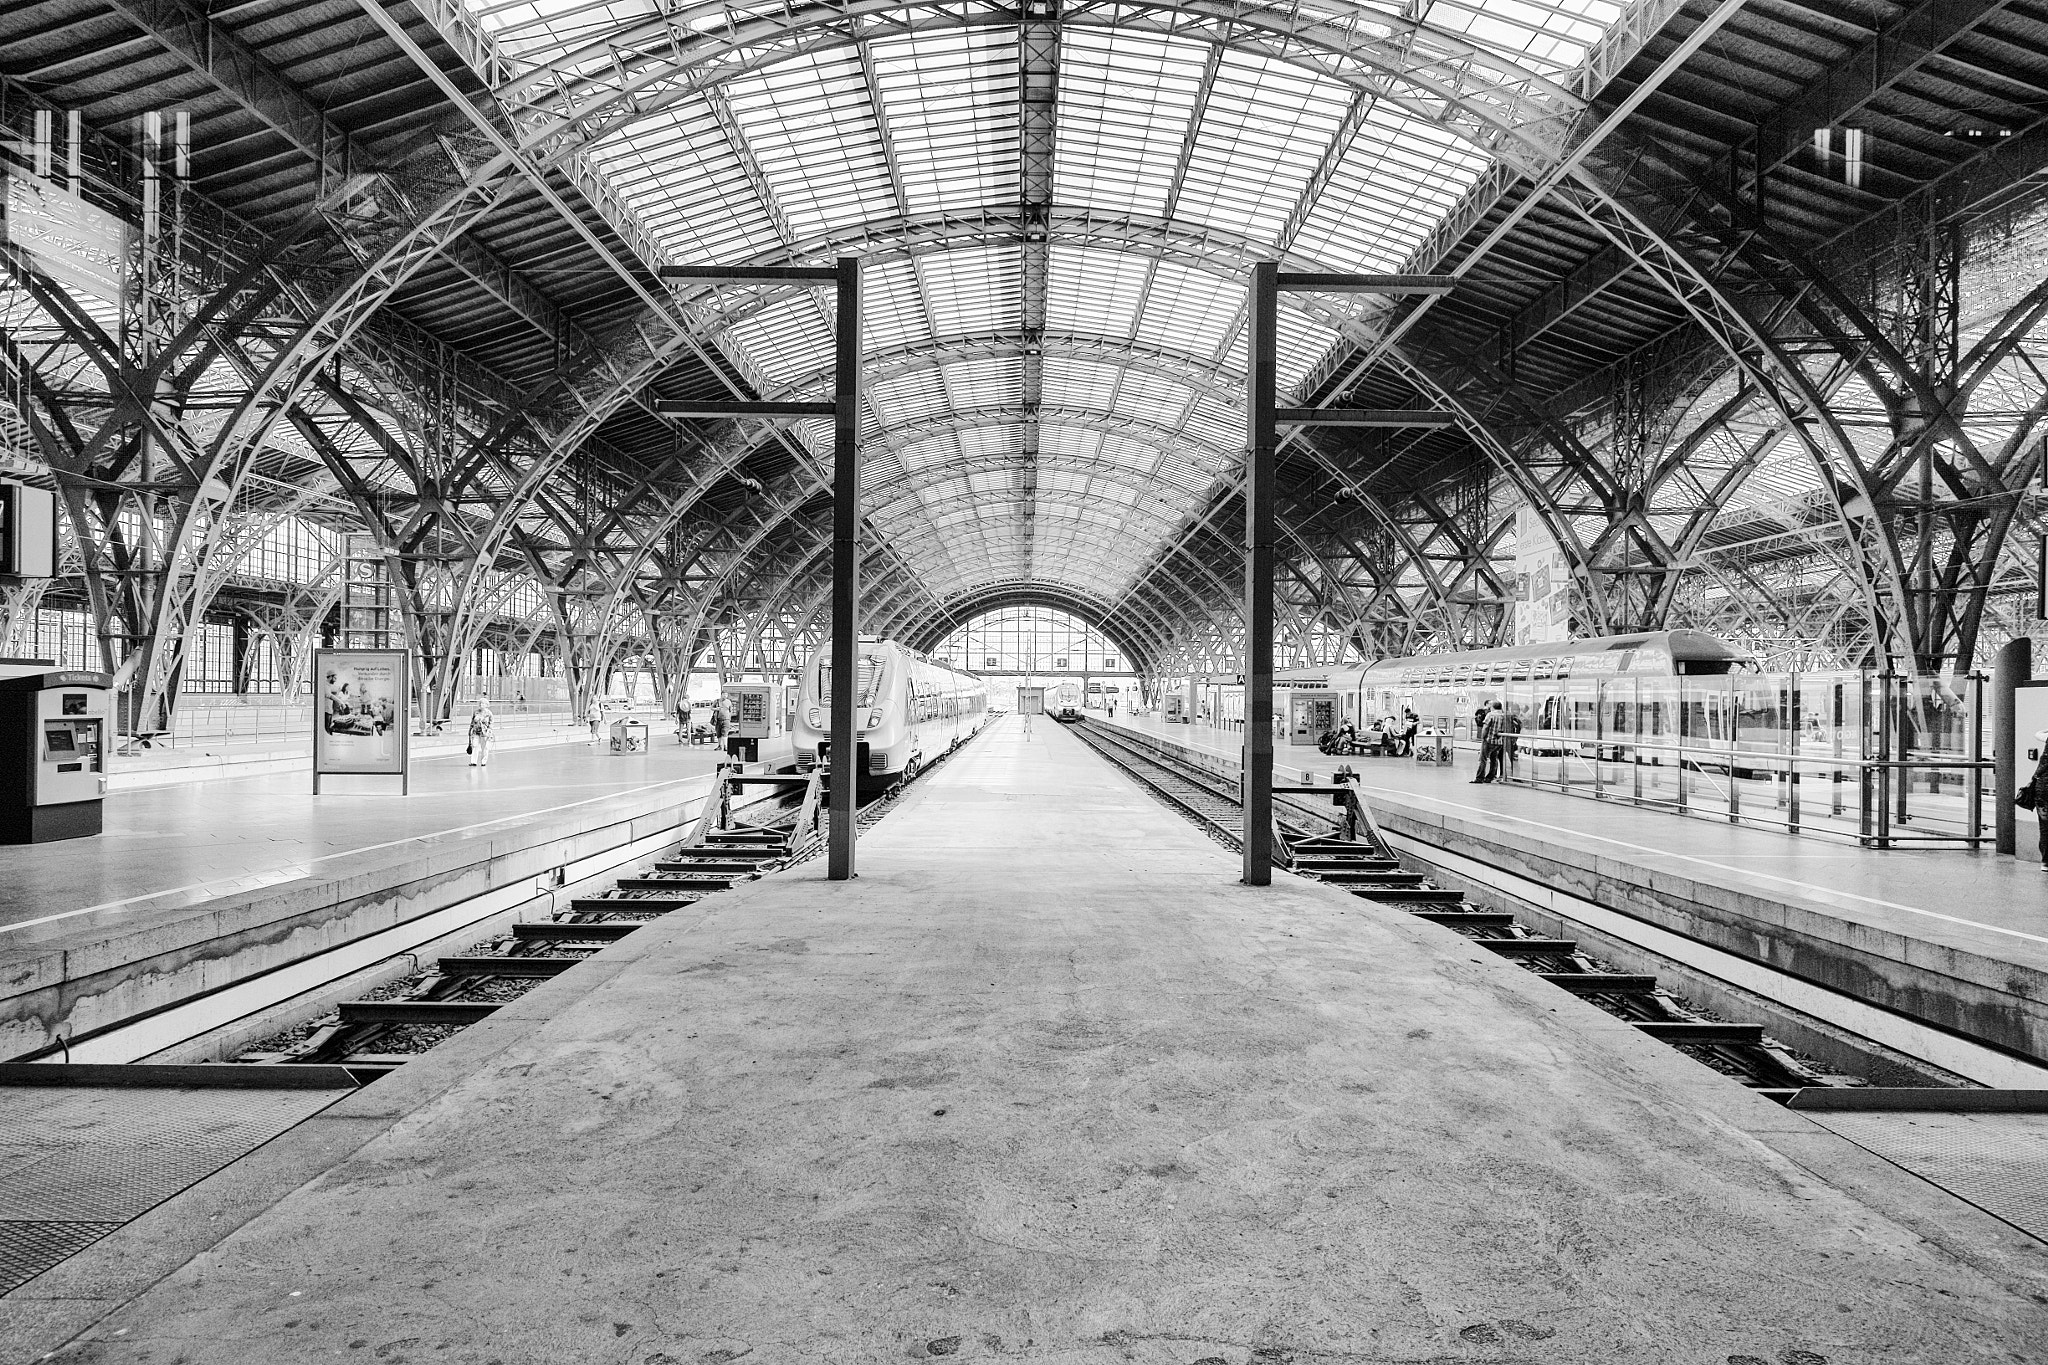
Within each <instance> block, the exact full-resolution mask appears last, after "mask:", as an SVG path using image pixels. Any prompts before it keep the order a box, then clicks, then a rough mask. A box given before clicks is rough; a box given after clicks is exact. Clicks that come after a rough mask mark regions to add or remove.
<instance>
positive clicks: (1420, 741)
mask: <svg viewBox="0 0 2048 1365" xmlns="http://www.w3.org/2000/svg"><path fill="white" fill-rule="evenodd" d="M1415 761H1416V762H1417V763H1430V764H1434V765H1436V766H1437V767H1439V768H1447V767H1449V766H1450V763H1451V737H1450V736H1449V735H1447V734H1445V733H1444V732H1443V731H1441V730H1423V731H1420V732H1418V733H1417V734H1416V736H1415Z"/></svg>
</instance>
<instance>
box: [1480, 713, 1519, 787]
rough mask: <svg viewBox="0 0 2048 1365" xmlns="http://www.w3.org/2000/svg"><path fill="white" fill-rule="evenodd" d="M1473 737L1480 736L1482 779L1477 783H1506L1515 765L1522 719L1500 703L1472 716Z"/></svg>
mask: <svg viewBox="0 0 2048 1365" xmlns="http://www.w3.org/2000/svg"><path fill="white" fill-rule="evenodd" d="M1472 733H1473V734H1475V735H1478V736H1479V775H1478V776H1477V777H1475V778H1473V779H1472V780H1473V781H1474V782H1504V781H1506V780H1507V775H1508V770H1509V769H1510V768H1512V767H1513V766H1514V762H1515V736H1517V735H1519V734H1521V733H1522V718H1521V717H1520V716H1518V715H1516V714H1515V713H1514V712H1512V711H1510V710H1508V709H1507V707H1505V706H1503V705H1502V704H1501V703H1500V702H1498V701H1493V702H1488V703H1487V704H1485V705H1484V706H1481V707H1480V708H1479V709H1478V710H1477V711H1474V712H1473V713H1472Z"/></svg>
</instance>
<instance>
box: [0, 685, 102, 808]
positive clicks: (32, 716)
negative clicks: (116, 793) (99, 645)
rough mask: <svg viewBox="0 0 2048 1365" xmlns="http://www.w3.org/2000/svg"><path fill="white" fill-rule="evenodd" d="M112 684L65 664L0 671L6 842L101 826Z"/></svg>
mask: <svg viewBox="0 0 2048 1365" xmlns="http://www.w3.org/2000/svg"><path fill="white" fill-rule="evenodd" d="M113 685H114V680H113V679H112V678H110V677H108V676H107V675H106V674H104V673H85V672H75V671H70V670H61V669H60V670H56V671H52V672H46V673H30V674H27V675H25V676H21V677H13V678H0V843H7V844H40V843H45V842H48V841H50V840H53V839H77V838H82V837H83V836H85V835H88V834H98V833H99V832H100V802H101V799H102V798H103V797H104V796H105V795H106V787H107V731H108V729H109V724H108V699H109V697H110V696H111V695H112V690H113Z"/></svg>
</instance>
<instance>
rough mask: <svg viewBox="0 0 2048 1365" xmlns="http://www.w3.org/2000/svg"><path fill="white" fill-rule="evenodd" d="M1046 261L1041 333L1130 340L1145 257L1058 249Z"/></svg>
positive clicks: (1141, 290)
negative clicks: (1042, 329) (1045, 331)
mask: <svg viewBox="0 0 2048 1365" xmlns="http://www.w3.org/2000/svg"><path fill="white" fill-rule="evenodd" d="M1046 255H1047V257H1048V261H1047V268H1046V285H1045V325H1046V330H1048V331H1052V332H1073V333H1076V334H1078V335H1081V336H1091V337H1124V336H1129V335H1130V332H1131V327H1132V324H1133V323H1135V322H1136V320H1137V311H1138V305H1139V302H1140V300H1141V299H1142V298H1143V296H1144V291H1145V280H1146V278H1147V276H1148V274H1149V273H1150V272H1149V270H1148V263H1147V261H1146V258H1145V257H1143V256H1140V255H1138V254H1136V253H1135V252H1131V253H1125V252H1114V251H1089V250H1084V249H1080V248H1076V247H1064V246H1055V247H1053V248H1051V249H1050V250H1049V251H1048V252H1047V253H1046Z"/></svg>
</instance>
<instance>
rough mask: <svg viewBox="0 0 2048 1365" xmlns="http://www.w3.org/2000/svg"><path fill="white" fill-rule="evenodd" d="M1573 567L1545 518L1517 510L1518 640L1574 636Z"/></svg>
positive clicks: (1524, 642) (1536, 642)
mask: <svg viewBox="0 0 2048 1365" xmlns="http://www.w3.org/2000/svg"><path fill="white" fill-rule="evenodd" d="M1571 582H1572V576H1571V570H1570V568H1569V567H1568V566H1567V565H1566V564H1565V558H1564V555H1563V554H1562V553H1561V552H1560V551H1559V550H1558V548H1557V542H1556V541H1555V540H1553V539H1552V538H1551V535H1550V532H1549V531H1548V530H1547V529H1545V527H1544V525H1543V518H1542V517H1540V516H1538V515H1537V514H1536V513H1535V511H1533V510H1532V509H1530V508H1528V507H1522V508H1518V509H1516V512H1515V643H1516V644H1518V645H1541V644H1549V643H1550V642H1551V641H1553V640H1569V639H1571V637H1572V594H1571Z"/></svg>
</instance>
